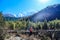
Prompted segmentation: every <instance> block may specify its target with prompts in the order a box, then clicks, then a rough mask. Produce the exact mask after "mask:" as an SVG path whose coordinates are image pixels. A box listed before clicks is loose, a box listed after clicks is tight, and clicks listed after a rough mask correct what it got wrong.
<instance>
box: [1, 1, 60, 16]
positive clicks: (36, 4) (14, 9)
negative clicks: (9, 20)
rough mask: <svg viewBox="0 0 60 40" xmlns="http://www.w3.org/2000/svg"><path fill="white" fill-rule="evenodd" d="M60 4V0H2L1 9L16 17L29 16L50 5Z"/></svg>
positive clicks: (4, 12)
mask: <svg viewBox="0 0 60 40" xmlns="http://www.w3.org/2000/svg"><path fill="white" fill-rule="evenodd" d="M54 4H60V0H47V1H45V0H0V11H3V14H7V13H8V14H12V15H14V16H16V17H22V16H29V15H32V14H34V12H37V11H40V10H42V9H44V8H46V7H47V6H49V5H54Z"/></svg>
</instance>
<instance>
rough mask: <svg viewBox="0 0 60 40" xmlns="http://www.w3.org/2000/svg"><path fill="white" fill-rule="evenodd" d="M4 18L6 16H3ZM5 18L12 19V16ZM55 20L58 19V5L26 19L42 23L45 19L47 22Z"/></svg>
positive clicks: (59, 6) (59, 9) (59, 10)
mask: <svg viewBox="0 0 60 40" xmlns="http://www.w3.org/2000/svg"><path fill="white" fill-rule="evenodd" d="M4 17H6V16H5V15H4ZM7 17H14V16H13V15H7ZM56 18H57V19H60V4H55V5H51V6H48V7H46V8H44V9H42V10H41V11H38V12H37V13H34V15H32V16H29V17H28V19H29V20H30V21H33V22H36V21H44V20H45V19H47V21H50V20H54V19H56Z"/></svg>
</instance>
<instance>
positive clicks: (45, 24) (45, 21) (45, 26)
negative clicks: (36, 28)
mask: <svg viewBox="0 0 60 40" xmlns="http://www.w3.org/2000/svg"><path fill="white" fill-rule="evenodd" d="M43 29H48V26H47V20H46V19H45V20H44V25H43Z"/></svg>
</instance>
